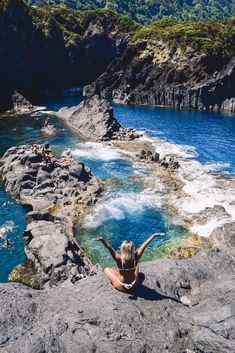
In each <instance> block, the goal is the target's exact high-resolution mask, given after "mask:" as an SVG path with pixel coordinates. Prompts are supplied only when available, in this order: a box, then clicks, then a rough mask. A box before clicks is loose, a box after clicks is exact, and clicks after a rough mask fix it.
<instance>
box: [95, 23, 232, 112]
mask: <svg viewBox="0 0 235 353" xmlns="http://www.w3.org/2000/svg"><path fill="white" fill-rule="evenodd" d="M198 27H199V28H200V25H199V24H198ZM166 28H167V29H166ZM208 29H209V28H207V29H206V28H204V29H203V31H201V30H198V29H197V26H196V25H195V27H194V26H190V25H188V26H187V25H185V28H184V27H183V26H182V25H178V24H176V25H173V24H170V25H169V26H168V25H166V27H162V25H159V26H156V27H154V26H153V27H152V28H151V27H150V28H149V29H148V31H147V30H146V33H145V32H144V30H140V32H139V34H138V35H136V39H135V40H133V41H132V42H131V43H130V44H129V45H128V47H127V49H126V50H125V52H124V54H123V55H122V56H121V57H120V58H116V59H115V60H114V61H113V62H112V63H111V64H110V65H109V66H108V68H107V70H106V72H105V73H104V74H103V75H101V76H100V77H99V78H98V79H97V81H96V83H97V86H98V87H99V89H100V90H101V91H102V93H103V95H104V96H106V97H109V98H112V99H113V100H114V102H117V103H124V104H127V103H133V104H140V105H160V106H168V107H174V108H192V109H199V110H214V111H218V110H227V111H230V112H234V111H235V57H234V54H235V53H234V52H233V51H231V52H230V55H228V56H226V54H225V53H223V48H222V47H220V46H219V45H217V44H215V45H213V40H214V41H215V39H213V35H212V34H213V31H214V37H215V38H216V36H217V35H218V37H219V36H220V35H222V32H221V33H220V34H219V31H218V28H217V33H216V28H214V29H212V32H211V33H210V34H209V32H208V33H206V32H207V30H208ZM174 30H175V31H176V33H175V34H173V33H174ZM177 31H178V33H177ZM187 33H188V34H189V33H192V37H191V39H190V36H189V37H188V34H187ZM141 35H143V38H141ZM194 35H195V36H197V35H198V36H202V38H200V37H198V38H194ZM174 36H175V38H174ZM203 37H204V38H203ZM137 38H138V39H137ZM193 39H195V40H193ZM220 40H222V38H221V39H220ZM228 42H229V40H228ZM214 43H216V42H214ZM198 46H201V48H200V49H199V47H198ZM233 46H234V44H233ZM224 54H225V55H224Z"/></svg>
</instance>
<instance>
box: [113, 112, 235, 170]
mask: <svg viewBox="0 0 235 353" xmlns="http://www.w3.org/2000/svg"><path fill="white" fill-rule="evenodd" d="M114 112H115V116H116V117H117V119H118V120H119V122H121V123H122V124H124V125H125V126H128V127H135V128H136V129H140V130H145V131H147V132H148V135H149V136H151V137H158V138H160V139H165V140H169V141H172V142H174V143H177V144H180V145H190V146H193V147H195V148H196V152H197V154H198V157H197V159H198V160H199V161H200V162H202V163H218V162H219V163H226V164H227V163H228V164H229V165H228V166H227V167H223V168H222V171H226V172H229V173H231V174H234V175H235V114H230V113H214V112H204V111H203V112H197V111H187V110H174V109H164V108H149V107H137V106H123V105H114Z"/></svg>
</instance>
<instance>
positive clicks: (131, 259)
mask: <svg viewBox="0 0 235 353" xmlns="http://www.w3.org/2000/svg"><path fill="white" fill-rule="evenodd" d="M162 234H163V233H154V234H153V235H151V236H150V237H149V238H148V239H147V240H146V241H145V242H144V243H143V244H142V245H141V246H140V247H139V248H138V249H137V250H135V245H134V243H133V242H132V241H131V240H125V241H124V242H123V243H122V244H121V253H120V254H119V253H118V252H116V251H115V250H114V248H113V247H112V246H111V245H110V244H109V243H108V242H107V241H106V240H105V239H104V238H103V237H98V238H96V239H94V240H96V241H100V242H101V243H102V244H103V245H104V246H105V247H106V248H107V249H108V250H109V252H110V254H111V256H112V257H113V259H114V261H115V262H116V264H117V267H118V270H115V269H113V268H109V267H107V268H105V269H104V273H105V275H106V276H107V277H108V279H109V280H110V282H111V284H112V285H113V286H114V288H116V289H117V290H119V291H122V292H127V293H128V292H131V291H132V290H134V289H136V288H137V287H138V275H139V265H138V263H139V260H140V258H141V256H142V255H143V253H144V251H145V249H146V247H147V246H148V245H149V243H150V242H151V241H152V240H153V239H154V238H156V237H158V236H160V235H162Z"/></svg>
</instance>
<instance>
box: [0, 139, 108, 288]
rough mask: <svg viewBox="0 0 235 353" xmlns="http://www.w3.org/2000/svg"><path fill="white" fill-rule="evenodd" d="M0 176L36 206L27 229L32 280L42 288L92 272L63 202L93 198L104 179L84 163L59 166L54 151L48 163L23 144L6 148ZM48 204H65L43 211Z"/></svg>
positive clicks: (15, 193)
mask: <svg viewBox="0 0 235 353" xmlns="http://www.w3.org/2000/svg"><path fill="white" fill-rule="evenodd" d="M41 148H42V146H41ZM39 150H40V149H39ZM39 162H40V163H39ZM33 166H34V167H35V166H36V168H35V169H33ZM0 175H1V180H2V182H3V183H4V184H5V187H6V190H7V191H8V192H9V193H10V194H11V195H12V196H13V197H14V198H15V199H16V200H18V201H19V202H20V203H22V204H24V205H27V206H30V207H31V208H32V209H33V212H30V213H28V214H27V220H28V226H27V228H26V230H25V232H24V243H25V252H26V255H27V257H28V259H29V260H30V262H31V263H32V264H33V266H34V268H35V274H34V278H33V279H32V280H31V285H32V286H33V287H35V288H44V287H48V286H52V285H54V284H56V285H58V284H59V283H62V282H64V281H65V280H69V279H71V280H73V281H75V280H76V278H77V276H78V275H79V274H82V275H83V276H85V275H86V274H87V273H89V271H90V267H89V266H87V264H89V261H88V260H87V264H85V263H84V261H83V256H84V255H83V253H82V251H81V249H80V248H79V247H78V246H77V244H76V243H75V242H74V240H73V239H72V237H71V234H70V233H71V232H72V230H71V224H72V220H70V219H69V217H68V216H66V206H65V205H68V204H69V205H72V204H76V203H78V202H79V203H84V204H88V203H92V202H94V200H95V198H96V195H97V194H98V193H99V192H100V191H101V184H100V182H99V180H98V179H97V178H96V177H95V176H94V175H92V173H91V171H90V170H88V169H86V167H85V166H84V164H83V163H76V162H71V164H69V165H60V164H59V163H58V162H56V158H55V157H53V156H52V161H51V163H48V164H44V163H43V162H42V154H41V153H40V152H38V153H36V154H35V153H33V152H32V147H31V146H29V145H25V146H20V147H14V148H10V149H9V150H8V151H6V153H5V154H4V156H3V158H2V159H1V167H0ZM65 180H66V183H65ZM81 183H82V187H81ZM48 207H49V208H51V207H52V208H53V207H58V208H59V209H61V212H60V216H57V217H55V216H53V215H52V214H50V213H48V211H45V208H48ZM63 209H64V210H63ZM70 223H71V224H70Z"/></svg>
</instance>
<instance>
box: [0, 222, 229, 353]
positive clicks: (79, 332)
mask: <svg viewBox="0 0 235 353" xmlns="http://www.w3.org/2000/svg"><path fill="white" fill-rule="evenodd" d="M230 230H231V233H230V235H229V232H228V229H226V236H231V237H234V224H233V226H232V227H230ZM219 231H220V233H221V232H222V233H223V230H222V229H220V230H219ZM233 249H234V248H233ZM141 270H142V272H143V273H142V274H141V276H140V280H141V283H142V284H141V286H140V288H139V289H138V290H137V291H136V292H135V293H134V294H132V295H129V294H125V293H120V292H118V291H116V290H115V289H114V288H113V287H112V286H111V285H110V284H109V283H108V282H107V280H106V279H105V278H104V276H103V274H102V273H101V272H100V271H98V270H97V275H94V276H92V277H90V276H88V277H86V278H84V279H81V280H80V281H79V282H77V283H75V284H74V285H73V284H71V283H70V284H67V285H66V286H59V287H54V288H51V289H46V290H44V291H35V290H32V289H29V288H27V287H24V286H22V285H18V284H6V285H1V286H0V327H1V330H0V352H2V353H3V352H4V353H11V352H15V351H17V352H19V353H21V352H22V353H33V352H45V353H49V352H54V353H72V352H79V353H80V352H81V353H86V352H87V353H91V352H97V353H101V352H102V353H110V352H116V353H125V352H131V353H132V352H133V353H167V352H170V353H183V352H185V353H186V352H187V353H204V352H213V353H222V352H223V353H232V352H234V349H235V340H234V339H235V332H234V327H235V325H234V324H235V322H234V304H235V302H234V298H235V295H234V294H235V293H234V259H233V256H232V253H231V248H230V249H228V248H227V249H226V250H225V249H224V251H223V252H201V253H200V254H199V255H197V256H195V257H194V258H192V259H190V260H185V261H174V260H170V259H164V260H159V261H154V262H151V263H146V264H142V265H141Z"/></svg>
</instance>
